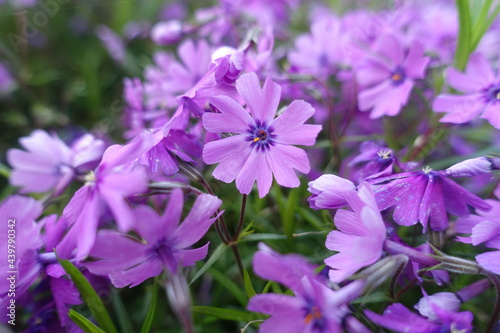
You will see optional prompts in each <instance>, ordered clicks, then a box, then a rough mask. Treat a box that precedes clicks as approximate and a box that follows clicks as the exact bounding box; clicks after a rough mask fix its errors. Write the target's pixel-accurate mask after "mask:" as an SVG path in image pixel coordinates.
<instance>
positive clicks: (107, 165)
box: [60, 136, 149, 260]
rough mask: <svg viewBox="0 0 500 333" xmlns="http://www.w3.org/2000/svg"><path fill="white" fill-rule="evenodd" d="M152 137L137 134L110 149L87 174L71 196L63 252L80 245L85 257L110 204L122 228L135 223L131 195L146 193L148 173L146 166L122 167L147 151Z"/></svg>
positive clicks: (79, 256) (79, 255)
mask: <svg viewBox="0 0 500 333" xmlns="http://www.w3.org/2000/svg"><path fill="white" fill-rule="evenodd" d="M147 147H149V140H147V139H146V140H145V139H144V137H141V136H139V137H137V138H136V139H134V140H133V141H132V142H130V143H129V144H127V145H125V146H120V145H114V146H111V147H109V148H108V149H106V151H105V152H104V156H103V158H102V161H101V163H100V164H99V166H98V167H97V169H96V171H95V173H94V172H91V173H90V174H88V175H87V176H86V180H87V182H86V183H85V185H84V186H83V187H82V188H80V189H79V190H78V191H77V192H76V193H75V194H74V196H73V198H71V200H70V202H69V203H68V205H67V206H66V207H65V208H64V211H63V216H64V217H65V218H66V219H67V220H68V222H69V223H70V224H71V225H72V228H71V229H70V231H69V232H68V233H67V234H66V237H65V239H64V240H63V241H62V244H60V247H62V248H63V250H62V251H63V252H66V251H70V250H72V249H73V248H74V246H75V245H76V246H77V249H76V259H77V260H82V259H83V258H85V256H86V255H87V254H88V253H89V251H90V249H91V248H92V246H93V244H94V241H95V237H96V231H97V226H98V223H99V217H100V216H101V214H102V213H103V211H104V208H105V207H108V208H109V210H110V211H111V212H112V214H113V216H114V218H115V221H116V223H117V224H118V227H119V229H120V230H121V231H123V232H126V231H128V230H130V228H131V227H132V226H133V214H132V211H131V208H130V206H129V203H128V202H127V200H126V199H127V198H128V197H130V196H133V195H136V194H140V193H144V192H145V191H146V190H147V186H148V177H147V173H146V171H145V170H144V168H142V167H137V168H134V169H133V170H128V171H122V170H120V167H123V165H125V164H127V163H129V162H130V161H132V160H134V159H136V158H138V157H139V156H141V155H142V154H144V152H145V150H146V149H147Z"/></svg>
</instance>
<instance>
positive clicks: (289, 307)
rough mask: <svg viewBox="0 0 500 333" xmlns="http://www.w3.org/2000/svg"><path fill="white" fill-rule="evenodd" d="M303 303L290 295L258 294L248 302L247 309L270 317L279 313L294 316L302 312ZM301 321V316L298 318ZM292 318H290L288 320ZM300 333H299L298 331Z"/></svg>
mask: <svg viewBox="0 0 500 333" xmlns="http://www.w3.org/2000/svg"><path fill="white" fill-rule="evenodd" d="M302 306H304V304H303V302H302V301H301V300H300V299H299V298H297V297H293V296H290V295H284V294H272V293H269V294H258V295H255V296H253V297H252V298H251V299H250V301H249V302H248V305H247V309H248V310H250V311H254V312H259V313H265V314H268V315H271V316H274V315H278V314H281V313H284V314H287V313H288V314H290V313H293V314H294V315H296V314H297V312H298V311H300V310H302ZM300 317H301V318H300V319H301V320H302V321H303V315H302V314H301V316H300ZM291 318H293V317H290V319H291ZM299 332H300V331H299Z"/></svg>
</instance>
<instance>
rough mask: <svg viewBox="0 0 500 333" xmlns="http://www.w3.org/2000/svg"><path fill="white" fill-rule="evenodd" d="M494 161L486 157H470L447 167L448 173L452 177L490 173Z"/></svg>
mask: <svg viewBox="0 0 500 333" xmlns="http://www.w3.org/2000/svg"><path fill="white" fill-rule="evenodd" d="M492 167H493V165H492V163H491V162H490V161H489V160H488V159H487V158H486V157H483V156H481V157H476V158H470V159H467V160H465V161H462V162H459V163H457V164H454V165H452V166H451V167H449V168H448V169H446V175H447V176H450V177H472V176H478V175H482V174H485V173H490V172H491V170H492Z"/></svg>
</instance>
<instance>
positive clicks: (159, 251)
mask: <svg viewBox="0 0 500 333" xmlns="http://www.w3.org/2000/svg"><path fill="white" fill-rule="evenodd" d="M221 203H222V201H221V200H220V199H219V198H217V197H215V196H213V195H209V194H200V195H199V196H198V198H197V199H196V201H195V203H194V205H193V207H192V208H191V211H190V212H189V214H188V215H187V216H186V218H185V219H184V220H183V222H182V223H181V224H180V225H179V222H180V220H181V214H182V209H183V207H184V198H183V193H182V190H180V189H175V190H174V191H173V192H172V194H171V197H170V201H169V202H168V206H167V208H166V210H165V212H164V213H163V215H161V216H159V215H158V214H157V213H156V212H155V211H154V210H153V209H152V208H151V207H149V206H139V207H137V208H136V209H135V211H134V213H135V214H134V217H135V221H136V222H135V224H134V229H135V231H136V232H137V234H138V235H139V236H140V237H141V238H142V239H143V240H144V241H140V240H139V239H135V238H132V237H130V236H129V235H126V234H121V233H118V232H116V231H111V230H102V231H100V232H99V234H98V236H97V239H96V242H95V245H94V247H93V248H92V251H91V252H90V255H91V256H92V257H93V258H95V259H97V260H96V261H93V262H89V263H87V264H86V266H87V268H88V269H89V271H90V272H92V273H93V274H97V275H108V276H109V278H110V279H111V282H112V283H113V285H114V286H115V287H117V288H122V287H125V286H128V285H130V287H134V286H136V285H138V284H140V283H142V282H143V281H144V280H146V279H147V278H150V277H153V276H157V275H159V274H160V273H161V272H162V270H163V268H164V267H166V268H167V269H168V271H169V272H171V273H172V274H175V273H176V272H177V269H178V268H179V267H181V266H191V265H194V263H195V262H196V261H198V260H202V259H203V258H205V257H206V255H207V252H208V243H207V244H205V245H204V246H202V247H200V248H197V249H189V247H191V246H192V245H193V244H195V243H196V242H198V241H199V240H200V239H201V238H202V237H203V236H204V235H205V233H206V232H207V230H208V229H209V228H210V226H211V225H212V224H213V223H214V221H215V220H216V219H217V217H218V216H215V217H214V214H215V212H216V211H217V209H218V208H219V206H220V205H221Z"/></svg>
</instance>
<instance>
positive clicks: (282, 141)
mask: <svg viewBox="0 0 500 333" xmlns="http://www.w3.org/2000/svg"><path fill="white" fill-rule="evenodd" d="M236 89H237V90H238V93H239V94H240V95H241V97H242V98H243V100H245V102H246V103H247V109H248V111H247V110H245V109H244V108H243V107H241V106H240V105H239V104H238V103H237V102H236V101H235V100H233V99H231V98H229V97H226V96H217V97H213V98H212V99H211V100H210V104H211V105H212V106H213V108H214V109H216V110H217V111H218V112H213V113H205V114H204V115H203V126H204V127H205V129H206V130H207V131H209V132H213V133H236V135H234V136H230V137H227V138H223V139H221V140H217V141H212V142H209V143H207V144H206V145H205V147H204V149H203V160H204V161H205V163H207V164H215V163H219V165H218V166H217V167H216V168H215V170H214V172H213V176H214V177H215V178H217V179H219V180H221V181H223V182H226V183H230V182H232V181H234V180H235V179H236V187H237V188H238V190H239V191H240V192H241V193H243V194H248V193H250V191H251V190H252V186H253V184H254V182H255V181H257V187H258V191H259V196H260V197H261V198H262V197H264V196H265V195H266V194H267V193H268V192H269V189H270V188H271V184H272V180H273V175H274V177H275V178H276V181H277V183H278V184H279V185H281V186H285V187H297V186H299V184H300V182H299V179H298V177H297V175H296V174H295V172H294V169H295V170H298V171H300V172H302V173H306V174H307V173H308V172H309V170H310V166H309V160H308V158H307V155H306V152H305V151H304V150H302V149H299V148H297V147H294V146H292V145H304V146H311V145H313V144H314V143H315V141H316V136H317V135H318V132H319V131H320V130H321V126H319V125H307V124H304V122H305V121H306V120H307V119H309V118H310V117H311V116H312V115H313V114H314V109H313V108H312V107H311V105H310V104H308V103H306V102H304V101H302V100H297V101H293V102H292V103H291V104H290V105H289V106H288V107H287V108H286V109H285V111H284V112H283V113H282V114H280V115H279V116H278V117H277V118H274V117H275V115H276V112H277V109H278V103H279V99H280V93H281V88H280V86H279V85H278V84H276V83H274V82H273V81H272V80H271V79H270V78H268V79H267V80H266V82H265V83H264V87H263V88H261V87H260V83H259V79H258V77H257V75H256V74H255V73H248V74H245V75H243V76H241V77H240V78H239V79H238V80H237V81H236Z"/></svg>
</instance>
